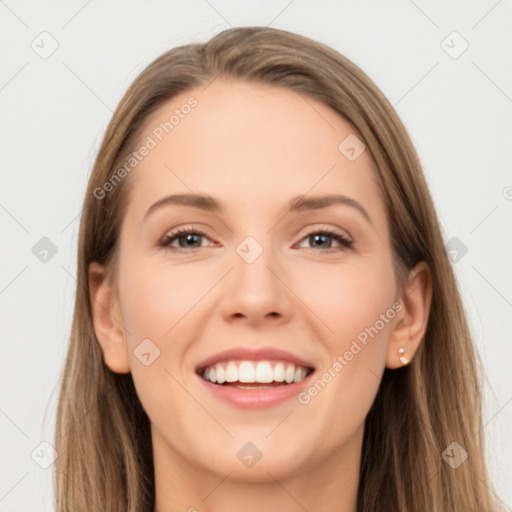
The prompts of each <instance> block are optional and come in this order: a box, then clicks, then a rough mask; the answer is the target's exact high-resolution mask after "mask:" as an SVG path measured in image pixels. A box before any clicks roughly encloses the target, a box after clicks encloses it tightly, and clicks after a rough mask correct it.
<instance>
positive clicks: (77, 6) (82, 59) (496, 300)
mask: <svg viewBox="0 0 512 512" xmlns="http://www.w3.org/2000/svg"><path fill="white" fill-rule="evenodd" d="M243 3H244V2H240V3H239V4H238V3H236V2H234V1H228V0H224V1H218V0H208V1H206V0H196V1H191V2H187V3H185V2H176V1H165V2H163V1H162V2H157V1H146V2H142V1H139V2H133V1H132V2H126V1H123V2H121V1H108V2H106V1H103V2H101V1H100V0H90V1H86V0H80V1H65V2H64V1H62V2H49V1H46V2H35V1H32V2H28V1H17V2H15V1H14V0H5V1H1V2H0V22H1V30H0V52H1V55H0V69H1V73H0V102H1V110H0V112H1V115H0V123H1V134H2V144H1V147H0V163H1V165H0V173H1V185H2V186H1V188H0V225H1V229H2V231H1V236H2V240H1V244H0V251H1V265H0V311H1V315H2V316H1V326H2V336H1V357H0V442H1V451H0V510H1V511H2V512H14V511H16V512H23V511H31V512H33V511H34V510H51V509H52V503H53V496H52V481H51V471H52V468H49V469H43V468H41V467H40V466H39V465H37V464H36V463H35V462H34V460H33V459H32V458H31V453H32V452H33V450H36V453H43V451H45V450H46V452H45V453H48V452H47V451H48V450H49V449H50V448H49V447H48V446H46V445H43V446H42V447H38V446H39V444H40V443H41V442H42V441H45V440H46V441H49V442H50V443H53V435H54V422H55V409H56V400H57V393H56V392H57V389H58V388H57V387H56V386H57V383H58V378H59V372H60V370H61V367H62V364H63V359H64V356H65V353H66V348H67V343H68V335H69V332H70V326H71V319H72V316H71V315H72V308H73V300H74V292H75V285H76V282H75V277H74V276H75V272H76V244H77V230H78V223H79V216H80V208H81V202H82V199H83V194H84V190H85V186H86V183H87V179H88V176H89V173H90V171H91V168H92V163H93V159H94V157H95V154H96V152H97V149H98V147H99V143H100V140H101V138H102V136H103V134H104V131H105V128H106V125H107V123H108V121H109V119H110V117H111V114H112V111H113V110H114V108H115V106H116V105H117V103H118V101H119V100H120V98H121V96H122V95H123V93H124V92H125V90H126V88H127V87H128V86H129V84H130V83H131V81H132V80H133V79H134V78H135V76H136V75H137V74H138V73H139V72H140V71H141V70H142V69H143V68H144V67H145V66H146V65H147V64H149V63H150V62H151V61H152V60H153V59H154V58H156V57H157V56H159V55H160V54H161V53H163V52H164V51H166V50H168V49H170V48H171V47H174V46H177V45H182V44H186V43H189V42H204V41H206V40H207V39H209V38H210V37H211V36H213V35H214V34H216V33H218V32H220V31H221V30H224V29H226V28H229V27H230V26H243V25H270V26H272V27H275V28H282V29H286V30H291V31H295V32H298V33H300V34H303V35H306V36H309V37H311V38H313V39H317V40H319V41H321V42H323V43H326V44H328V45H330V46H332V47H333V48H335V49H337V50H338V51H340V52H341V53H343V54H344V55H346V56H347V57H349V58H350V59H351V60H353V61H354V62H355V63H356V64H357V65H359V66H360V67H361V68H362V69H363V70H364V71H365V72H366V73H367V74H368V75H369V76H370V77H371V78H372V79H373V80H374V81H375V82H376V83H377V85H378V86H379V87H380V88H381V89H382V91H383V92H384V94H386V95H387V97H388V98H389V99H390V101H391V103H392V104H393V105H395V107H396V109H397V111H398V113H399V115H400V116H401V118H402V120H403V121H404V123H405V125H406V127H407V129H408V131H409V133H410V135H411V137H412V140H413V143H414V144H415V146H416V148H417V149H418V152H419V155H420V158H421V161H422V164H423V166H424V170H425V174H426V176H427V179H428V182H429V185H430V187H431V191H432V194H433V196H434V200H435V204H436V207H437V209H438V213H439V216H440V219H441V223H442V228H443V232H444V236H445V239H446V241H448V240H450V239H451V238H452V237H457V238H459V239H460V240H461V241H462V243H463V244H464V245H465V246H467V249H468V252H467V254H465V255H464V256H463V257H462V258H461V259H460V260H459V261H458V262H457V263H454V266H455V269H456V273H457V277H458V280H459V283H460V286H461V291H462V293H463V296H464V302H465V305H466V308H467V311H468V314H469V317H470V321H471V328H472V330H473V332H474V335H475V339H476V343H477V346H478V350H479V351H480V353H481V355H482V358H483V361H484V364H485V367H486V370H487V373H488V377H489V383H490V385H491V387H492V390H493V392H491V391H490V389H489V388H488V387H486V389H485V397H486V403H485V424H486V426H485V435H486V436H487V443H488V448H487V449H488V459H489V465H490V469H491V474H492V478H493V480H494V482H495V485H496V487H497V491H498V494H499V496H500V498H501V499H502V501H503V502H504V505H506V506H507V507H508V508H507V510H512V488H511V487H510V485H508V487H507V486H506V482H509V476H510V474H512V461H511V459H512V457H511V452H512V449H511V440H510V432H511V426H512V404H511V403H510V401H511V398H512V380H511V371H510V363H511V360H512V358H511V354H512V344H511V343H510V341H511V340H510V329H511V327H512V315H511V312H512V286H511V281H512V279H511V274H512V273H511V272H510V262H511V261H512V254H511V253H512V250H511V249H512V247H511V246H512V243H511V241H512V237H511V231H510V224H511V222H510V221H511V218H512V200H511V197H512V189H511V188H510V187H511V186H512V176H511V174H510V169H511V151H510V148H511V146H512V117H511V113H512V59H511V58H510V57H511V55H512V37H511V33H512V32H511V29H510V27H511V26H512V23H511V22H512V6H511V2H510V1H505V0H501V1H496V0H485V1H484V0H482V1H478V2H476V1H472V2H469V1H460V2H454V1H451V2H446V1H440V0H437V1H429V2H427V1H424V0H421V1H420V0H417V1H416V2H413V1H412V0H402V1H393V2H390V1H388V2H378V1H372V2H368V1H357V2H356V1H337V2H334V1H329V2H327V1H324V2H313V1H309V2H305V1H299V0H295V1H290V0H283V1H272V2H271V1H263V2H258V3H257V4H256V6H247V7H244V8H242V4H243ZM43 31H47V32H48V33H49V34H51V37H52V38H54V39H55V40H56V41H57V43H58V48H57V50H56V51H55V52H54V53H53V54H52V55H51V56H50V57H48V58H47V59H43V58H41V57H40V56H39V54H38V53H36V52H35V51H34V50H33V49H32V47H31V44H32V42H33V41H35V42H34V45H36V44H38V45H39V46H42V45H43V44H44V45H45V48H50V46H49V44H50V39H46V40H45V41H46V43H41V42H40V41H41V38H42V37H48V36H39V34H40V33H41V32H43ZM453 31H457V32H458V33H459V34H460V35H461V36H462V37H463V38H464V39H465V40H466V41H467V43H468V44H469V47H468V49H467V50H466V51H465V52H464V53H462V55H460V56H459V57H458V58H452V57H451V56H450V55H448V53H446V51H445V49H443V44H444V45H449V46H453V49H452V50H451V51H452V53H453V52H457V50H460V49H461V48H462V46H461V44H462V40H460V39H453V37H454V36H450V38H449V39H448V40H446V41H445V43H442V42H443V41H444V40H445V39H446V38H447V36H449V35H450V34H451V33H452V32H453ZM455 37H457V36H455ZM507 187H508V188H507ZM42 237H48V238H49V239H50V240H51V241H52V242H53V243H54V244H55V245H56V246H57V249H58V252H57V254H56V255H55V256H54V257H52V258H51V259H50V260H49V261H48V262H46V263H43V262H41V261H40V260H39V259H38V258H36V256H35V255H34V254H33V252H32V247H33V246H34V245H35V244H36V243H37V242H38V241H39V240H40V239H41V238H42ZM437 357H439V358H441V357H443V354H442V353H441V354H438V355H437ZM37 450H39V451H37ZM41 450H43V451H41Z"/></svg>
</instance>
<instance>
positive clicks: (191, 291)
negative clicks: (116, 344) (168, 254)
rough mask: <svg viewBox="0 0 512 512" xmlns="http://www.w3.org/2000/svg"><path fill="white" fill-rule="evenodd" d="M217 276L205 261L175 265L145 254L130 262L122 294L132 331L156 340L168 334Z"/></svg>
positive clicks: (124, 315) (123, 280)
mask: <svg viewBox="0 0 512 512" xmlns="http://www.w3.org/2000/svg"><path fill="white" fill-rule="evenodd" d="M127 263H128V262H127ZM122 269H123V267H121V270H122ZM216 280H218V279H215V276H214V275H212V272H211V271H210V272H209V271H207V269H206V268H204V264H203V266H202V267H201V263H198V264H197V265H194V264H187V265H172V266H171V265H165V262H164V263H162V260H161V259H154V260H152V259H151V258H145V259H142V258H141V259H140V261H139V262H137V263H136V262H134V264H133V265H128V264H127V265H126V266H125V272H124V277H123V278H122V281H121V282H122V284H121V285H120V294H121V297H122V298H123V301H122V309H123V318H124V320H125V324H126V326H127V329H128V331H129V332H130V333H133V334H136V335H138V336H140V335H143V336H144V337H148V338H154V339H155V340H160V339H162V338H163V337H168V336H169V334H168V332H169V330H170V329H173V326H175V325H176V324H177V323H178V322H181V319H185V318H186V316H187V315H188V314H189V312H192V309H193V308H194V307H195V305H197V304H198V303H199V301H200V300H201V298H202V297H203V296H204V295H205V293H206V292H207V291H208V290H209V288H211V287H212V286H213V285H214V283H215V282H216ZM166 333H167V336H166Z"/></svg>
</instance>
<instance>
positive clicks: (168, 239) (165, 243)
mask: <svg viewBox="0 0 512 512" xmlns="http://www.w3.org/2000/svg"><path fill="white" fill-rule="evenodd" d="M319 234H321V235H327V236H330V237H332V238H333V239H334V240H336V241H337V242H339V243H340V244H341V245H342V246H343V247H329V248H327V249H321V251H322V252H324V253H332V252H337V250H346V249H351V248H352V246H353V242H352V241H351V240H349V239H348V238H346V237H344V236H343V235H341V234H339V233H337V232H336V231H332V230H330V229H323V230H318V231H311V232H310V233H308V234H306V235H305V236H304V237H303V238H302V239H301V241H302V240H304V239H306V238H308V237H309V236H312V235H319ZM184 235H199V236H203V237H205V238H208V235H207V234H206V233H203V232H202V231H200V230H197V229H187V228H180V229H177V230H176V231H174V233H170V234H169V235H166V236H165V237H164V239H163V240H162V241H161V242H160V246H161V247H163V248H164V249H166V250H168V251H173V252H197V251H198V250H199V249H202V247H193V248H191V249H186V248H183V247H171V246H170V244H171V243H172V242H174V240H177V239H178V238H179V237H180V236H184ZM312 249H314V247H312Z"/></svg>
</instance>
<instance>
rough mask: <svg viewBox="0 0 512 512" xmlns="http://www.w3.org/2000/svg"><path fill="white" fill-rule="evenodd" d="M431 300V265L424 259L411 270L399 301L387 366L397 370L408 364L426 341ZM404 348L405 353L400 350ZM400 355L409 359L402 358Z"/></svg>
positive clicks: (387, 355) (389, 345)
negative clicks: (424, 340)
mask: <svg viewBox="0 0 512 512" xmlns="http://www.w3.org/2000/svg"><path fill="white" fill-rule="evenodd" d="M431 301H432V279H431V275H430V269H429V268H428V265H427V264H426V263H425V262H424V261H422V262H420V263H418V264H417V265H416V266H415V267H414V268H413V269H412V270H411V271H410V272H409V276H408V282H407V284H406V286H405V289H404V290H403V291H402V293H401V298H400V300H399V303H400V304H401V305H402V309H401V310H400V312H399V314H398V315H396V317H395V322H394V325H393V331H392V333H391V337H390V340H389V344H388V350H387V354H386V368H390V369H395V368H399V367H401V366H404V364H408V362H410V361H411V360H412V358H413V357H414V354H415V353H416V350H418V347H419V345H420V343H421V342H422V341H423V337H424V335H425V331H426V330H427V324H428V317H429V313H430V305H431ZM401 348H403V349H404V352H403V353H399V352H398V351H399V349H401ZM400 356H404V357H405V358H407V360H408V361H407V362H405V363H403V362H402V361H400Z"/></svg>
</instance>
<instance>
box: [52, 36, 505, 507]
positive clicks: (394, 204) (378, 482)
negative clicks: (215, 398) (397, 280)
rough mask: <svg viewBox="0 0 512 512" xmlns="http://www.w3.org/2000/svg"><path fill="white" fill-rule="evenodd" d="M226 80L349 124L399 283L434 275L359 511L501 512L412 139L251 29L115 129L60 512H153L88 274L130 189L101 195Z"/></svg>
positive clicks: (376, 437) (366, 92)
mask: <svg viewBox="0 0 512 512" xmlns="http://www.w3.org/2000/svg"><path fill="white" fill-rule="evenodd" d="M217 77H222V78H227V79H230V80H245V81H252V82H257V83H262V84H271V85H277V86H281V87H285V88H289V89H291V90H293V91H295V92H297V93H299V94H301V95H303V96H304V98H307V97H310V98H314V99H316V100H319V101H321V102H323V103H324V104H326V105H328V106H330V107H331V108H332V109H334V110H335V111H336V112H337V113H339V115H341V116H342V117H343V118H344V119H345V120H346V121H347V122H349V123H350V124H351V125H352V126H353V127H354V129H355V130H356V131H357V133H358V134H359V136H360V137H361V138H362V139H363V141H364V143H365V145H366V147H367V149H368V150H369V151H370V153H371V156H372V157H373V159H374V162H375V164H376V169H375V172H376V173H377V179H378V181H379V183H380V191H381V194H382V197H383V199H384V201H385V205H386V209H387V215H388V221H389V225H390V235H391V244H392V252H393V258H394V261H395V262H397V268H396V272H397V276H399V275H400V276H403V275H404V272H406V271H407V270H409V269H411V268H413V266H414V265H415V264H416V263H418V262H420V261H425V262H426V263H427V264H428V266H429V268H430V271H431V274H432V287H433V296H432V304H431V311H430V316H429V322H428V326H427V330H426V333H425V337H424V340H423V342H422V343H421V345H420V348H419V350H418V351H417V353H416V355H415V357H414V359H413V360H412V362H411V363H410V364H409V365H408V366H406V367H403V368H400V369H397V370H390V369H385V371H384V375H383V379H382V382H381V384H380V388H379V391H378V393H377V396H376V399H375V401H374V403H373V405H372V407H371V410H370V412H369V414H368V416H367V418H366V420H365V431H364V442H363V452H362V463H361V468H360V484H359V489H358V507H357V510H358V511H361V512H362V511H364V512H374V511H375V512H377V511H378V512H381V511H383V510H385V511H414V512H432V511H445V510H450V511H451V512H469V511H475V512H477V511H478V512H491V511H495V510H498V508H497V507H498V505H497V503H495V501H493V500H494V498H493V492H492V490H491V484H490V481H489V477H488V473H487V469H486V465H485V446H484V436H483V434H484V429H483V424H482V411H481V407H482V383H481V379H483V378H484V373H483V367H482V364H481V361H480V359H479V356H478V353H477V351H476V349H475V346H474V345H473V341H472V337H471V334H470V331H469V328H468V323H467V319H466V316H465V313H464V310H463V306H462V302H461V298H460V295H459V292H458V288H457V283H456V280H455V277H454V273H453V270H452V266H451V263H450V261H449V259H448V257H447V254H446V252H445V249H444V244H443V237H442V233H441V230H440V227H439V222H438V218H437V215H436V212H435V209H434V206H433V203H432V199H431V196H430V193H429V190H428V187H427V184H426V182H425V178H424V175H423V171H422V168H421V165H420V162H419V158H418V156H417V153H416V151H415V149H414V147H413V145H412V143H411V140H410V138H409V136H408V134H407V131H406V129H405V127H404V126H403V124H402V122H401V121H400V119H399V118H398V116H397V114H396V112H395V111H394V109H393V107H392V106H391V104H390V103H389V101H388V100H387V99H386V98H385V97H384V95H383V94H382V93H381V92H380V90H379V89H378V88H377V86H376V85H375V84H374V83H373V82H372V80H371V79H370V78H369V77H368V76H367V75H366V74H365V73H364V72H363V71H361V69H359V68H358V67H357V66H356V65H355V64H354V63H352V62H351V61H350V60H349V59H347V58H346V57H344V56H342V55H340V54H339V53H338V52H336V51H335V50H333V49H331V48H329V47H327V46H325V45H323V44H321V43H319V42H316V41H313V40H310V39H308V38H305V37H303V36H300V35H297V34H294V33H291V32H287V31H283V30H277V29H272V28H263V27H245V28H235V29H230V30H226V31H224V32H222V33H220V34H218V35H217V36H215V37H213V38H212V39H211V40H209V41H208V42H206V43H205V44H189V45H185V46H180V47H178V48H174V49H172V50H170V51H168V52H166V53H164V54H163V55H161V56H160V57H159V58H157V59H156V60H155V61H153V62H152V63H151V64H150V65H149V66H148V67H147V68H146V69H144V70H143V71H142V73H141V74H140V75H139V76H138V77H137V78H136V79H135V81H134V82H133V84H132V85H131V86H130V88H129V89H128V91H127V92H126V94H125V95H124V97H123V98H122V100H121V102H120V103H119V105H118V107H117V109H116V111H115V113H114V115H113V117H112V120H111V122H110V124H109V126H108V128H107V131H106V134H105V137H104V139H103V142H102V145H101V148H100V150H99V153H98V156H97V158H96V162H95V164H94V168H93V170H92V174H91V177H90V180H89V183H88V188H87V191H86V195H85V200H84V205H83V211H82V217H81V221H80V234H79V245H78V270H77V290H76V301H75V309H74V316H73V325H72V332H71V337H70V344H69V349H68V353H67V358H66V361H65V367H64V370H63V375H62V382H61V388H60V398H59V405H58V412H57V425H56V439H55V445H56V449H57V451H58V454H59V457H58V459H57V461H56V463H55V473H54V476H55V492H56V502H57V509H58V511H59V512H64V511H70V510H71V511H74V512H76V511H79V510H92V509H94V508H97V509H98V510H108V511H110V512H115V511H119V512H121V511H122V512H126V511H130V512H143V511H144V512H152V510H153V507H154V503H155V496H154V494H155V487H154V469H153V456H152V444H151V435H150V424H149V419H148V417H147V415H146V413H145V412H144V410H143V408H142V405H141V403H140V401H139V399H138V396H137V393H136V390H135V387H134V383H133V380H132V377H131V374H126V375H121V374H116V373H113V372H111V371H110V370H109V369H108V368H107V367H106V365H105V364H104V362H103V359H102V352H101V349H100V345H99V343H98V341H97V339H96V336H95V333H94V329H93V323H92V316H91V304H90V296H89V293H90V291H89V281H88V268H89V264H90V263H91V262H93V261H96V262H99V263H102V264H105V265H107V266H109V265H110V266H112V265H114V267H115V255H116V251H117V248H118V241H119V227H120V224H121V221H122V218H123V215H124V212H125V209H126V203H127V195H128V188H127V187H128V184H129V183H130V180H122V181H120V182H119V183H118V184H116V186H115V187H113V189H112V190H111V191H110V192H109V193H108V194H105V195H104V197H102V198H101V199H98V197H97V193H96V195H95V191H97V190H98V188H101V187H102V186H104V184H105V183H106V182H108V181H109V180H111V179H112V176H113V175H114V173H116V172H118V169H119V168H120V166H121V165H122V164H123V162H124V161H125V160H126V158H127V155H129V154H130V152H132V151H133V150H134V149H135V147H136V144H137V142H138V137H139V136H140V134H141V132H142V130H143V128H144V123H145V122H147V121H148V119H149V117H150V115H151V114H152V113H154V112H155V111H156V110H157V109H158V108H159V107H161V106H162V105H163V103H164V102H167V101H168V100H170V99H171V98H173V97H174V96H176V95H178V94H180V93H183V92H185V91H187V90H190V89H192V88H194V87H198V86H203V87H206V86H207V85H208V84H209V83H210V82H211V81H212V80H215V79H216V78H217ZM452 442H456V443H458V444H459V445H460V446H461V447H462V448H463V449H464V450H465V451H466V452H467V454H468V458H467V460H466V461H465V462H463V463H462V464H460V466H459V467H457V468H454V467H452V465H450V464H448V463H447V462H445V460H443V452H444V450H445V449H447V448H448V447H449V446H450V445H451V443H452ZM452 446H453V445H452Z"/></svg>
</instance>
